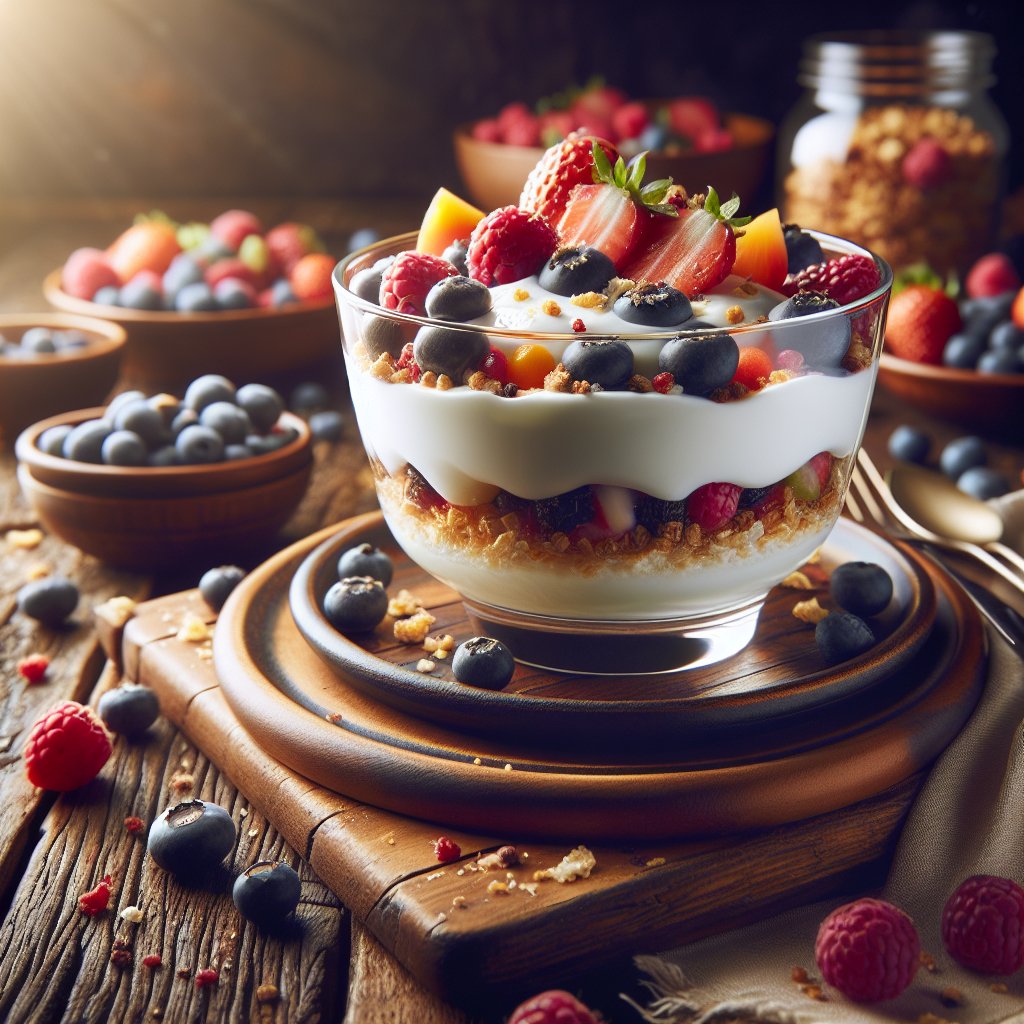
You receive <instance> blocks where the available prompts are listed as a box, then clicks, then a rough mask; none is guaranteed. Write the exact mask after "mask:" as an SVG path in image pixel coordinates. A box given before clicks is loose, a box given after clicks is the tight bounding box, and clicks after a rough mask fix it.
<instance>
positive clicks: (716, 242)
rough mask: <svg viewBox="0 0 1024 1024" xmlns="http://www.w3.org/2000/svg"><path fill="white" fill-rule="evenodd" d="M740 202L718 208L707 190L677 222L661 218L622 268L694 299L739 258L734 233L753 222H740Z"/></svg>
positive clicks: (736, 199) (682, 211)
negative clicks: (664, 284) (661, 283)
mask: <svg viewBox="0 0 1024 1024" xmlns="http://www.w3.org/2000/svg"><path fill="white" fill-rule="evenodd" d="M739 205H740V200H739V197H738V196H733V197H732V199H730V200H729V201H728V202H726V203H719V199H718V193H717V192H715V190H714V189H713V188H710V187H709V188H708V191H707V195H706V196H705V197H703V198H702V197H700V196H696V197H694V198H693V199H691V200H690V201H689V202H688V203H687V205H686V206H685V207H683V208H682V209H680V210H678V211H677V216H676V217H675V218H674V219H670V218H668V217H666V218H665V219H664V220H662V219H661V218H658V220H657V222H656V223H655V224H654V225H653V226H652V230H649V231H648V234H647V238H646V239H645V241H644V244H643V245H642V246H641V247H639V248H638V249H637V250H636V251H635V252H634V253H633V255H632V257H631V258H630V259H629V260H627V261H626V264H625V266H624V267H622V268H621V269H620V274H621V275H622V276H623V277H629V278H632V279H633V280H634V281H665V282H666V283H668V284H670V285H672V286H673V287H674V288H678V289H679V290H680V291H681V292H682V293H683V294H684V295H686V296H687V298H690V299H693V298H696V296H698V295H700V294H702V293H703V292H706V291H709V290H710V289H711V288H714V286H715V285H716V284H718V283H719V281H722V280H723V279H724V278H725V277H727V276H728V274H729V272H730V271H731V270H732V265H733V261H734V260H735V259H736V235H735V234H734V233H733V228H736V227H741V226H742V225H744V224H747V223H749V221H750V218H749V217H737V216H736V212H737V210H739Z"/></svg>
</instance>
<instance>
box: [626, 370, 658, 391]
mask: <svg viewBox="0 0 1024 1024" xmlns="http://www.w3.org/2000/svg"><path fill="white" fill-rule="evenodd" d="M626 388H627V389H628V390H630V391H633V392H635V393H636V394H638V395H649V394H650V393H651V392H652V391H654V385H653V384H652V383H651V379H650V378H649V377H645V376H644V375H643V374H642V373H634V374H633V376H632V377H630V378H629V380H628V381H626Z"/></svg>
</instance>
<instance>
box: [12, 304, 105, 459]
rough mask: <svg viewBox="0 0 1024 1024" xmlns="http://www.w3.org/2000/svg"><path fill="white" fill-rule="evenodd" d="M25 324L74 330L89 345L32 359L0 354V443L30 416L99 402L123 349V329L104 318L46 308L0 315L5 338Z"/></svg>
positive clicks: (30, 419) (20, 331)
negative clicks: (12, 357)
mask: <svg viewBox="0 0 1024 1024" xmlns="http://www.w3.org/2000/svg"><path fill="white" fill-rule="evenodd" d="M30 327H50V328H53V329H54V330H60V331H66V330H79V331H82V332H83V333H84V334H85V335H86V336H87V337H88V338H89V344H88V345H86V346H84V347H83V348H77V349H69V350H68V351H65V352H54V353H52V354H50V355H40V356H37V357H35V358H32V359H20V358H19V359H7V358H4V357H3V356H0V446H4V447H9V446H10V445H12V444H13V443H14V439H15V438H16V437H17V436H18V434H19V433H21V431H22V430H24V429H25V427H27V426H29V424H31V423H35V421H36V420H40V419H43V418H44V417H46V416H53V415H55V414H57V413H60V412H66V411H67V410H69V409H80V408H81V407H82V406H83V405H95V404H96V403H97V402H102V401H103V400H104V399H105V398H106V397H107V396H108V395H109V394H110V392H111V391H112V390H113V387H114V384H115V383H116V381H117V375H118V368H119V367H120V364H121V354H122V352H123V351H124V345H125V332H124V330H123V329H122V328H121V327H119V326H118V325H117V324H113V323H110V322H109V321H106V320H98V319H96V318H95V317H84V316H73V315H69V314H66V313H49V312H47V313H32V314H24V315H12V316H0V334H3V335H5V336H6V337H7V339H8V340H9V341H10V340H13V338H14V337H15V336H17V337H19V338H20V337H21V335H22V334H24V332H25V331H26V330H28V329H29V328H30Z"/></svg>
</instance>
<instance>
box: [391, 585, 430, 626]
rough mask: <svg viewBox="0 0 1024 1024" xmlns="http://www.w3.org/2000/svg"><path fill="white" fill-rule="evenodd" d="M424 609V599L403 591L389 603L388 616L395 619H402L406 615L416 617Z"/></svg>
mask: <svg viewBox="0 0 1024 1024" xmlns="http://www.w3.org/2000/svg"><path fill="white" fill-rule="evenodd" d="M422 607H423V601H422V599H420V598H418V597H416V596H415V595H414V594H412V593H410V592H409V591H408V590H404V589H403V590H400V591H399V592H398V593H397V594H396V595H395V596H394V597H393V598H391V600H390V601H388V615H390V616H391V617H392V618H393V619H401V618H404V617H405V616H406V615H415V614H416V612H418V611H419V610H420V609H421V608H422Z"/></svg>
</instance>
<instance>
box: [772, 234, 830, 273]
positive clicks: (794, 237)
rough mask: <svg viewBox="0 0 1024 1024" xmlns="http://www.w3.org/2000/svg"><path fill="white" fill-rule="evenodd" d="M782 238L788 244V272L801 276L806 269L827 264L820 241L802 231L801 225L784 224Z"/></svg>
mask: <svg viewBox="0 0 1024 1024" xmlns="http://www.w3.org/2000/svg"><path fill="white" fill-rule="evenodd" d="M782 238H783V241H784V242H785V243H786V272H787V273H789V274H799V273H800V271H801V270H803V269H805V268H806V267H813V266H816V265H817V264H818V263H824V262H825V254H824V253H823V252H822V251H821V246H820V245H819V244H818V240H817V239H816V238H814V236H813V235H810V234H808V233H807V232H806V231H804V230H802V229H801V227H800V225H799V224H783V225H782Z"/></svg>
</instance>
